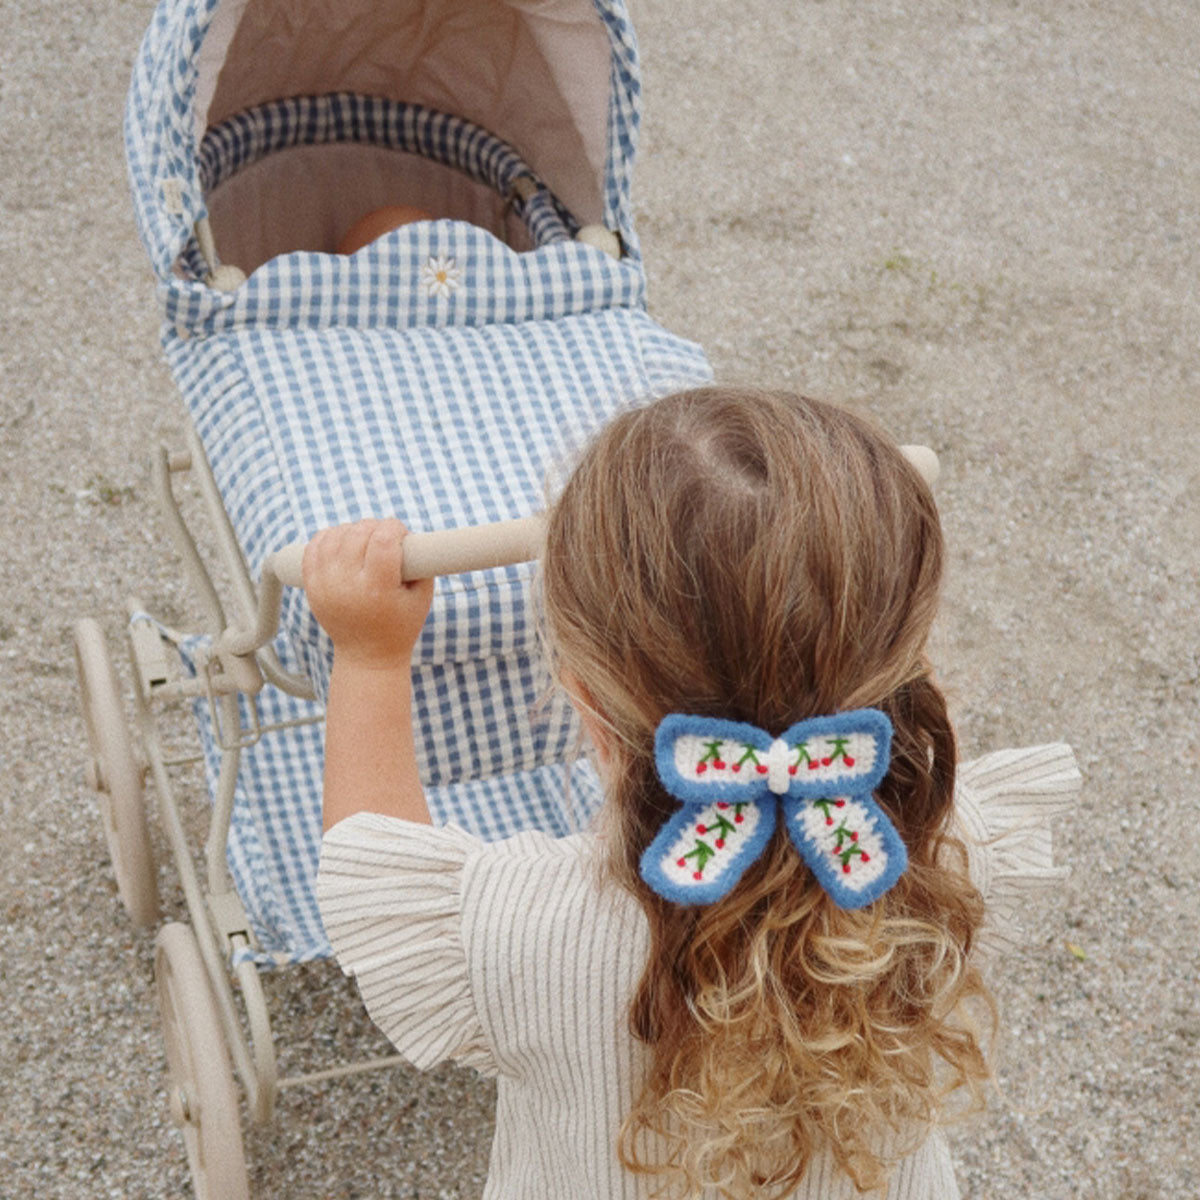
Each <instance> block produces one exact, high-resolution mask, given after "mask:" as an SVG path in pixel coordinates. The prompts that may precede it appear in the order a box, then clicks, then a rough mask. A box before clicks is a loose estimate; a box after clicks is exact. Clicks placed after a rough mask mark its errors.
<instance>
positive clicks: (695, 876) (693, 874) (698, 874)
mask: <svg viewBox="0 0 1200 1200" xmlns="http://www.w3.org/2000/svg"><path fill="white" fill-rule="evenodd" d="M846 869H847V870H849V867H847V868H846ZM692 878H693V879H699V878H700V872H699V871H693V872H692Z"/></svg>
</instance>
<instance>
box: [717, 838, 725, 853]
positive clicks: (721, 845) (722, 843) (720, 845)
mask: <svg viewBox="0 0 1200 1200" xmlns="http://www.w3.org/2000/svg"><path fill="white" fill-rule="evenodd" d="M717 849H718V850H724V849H725V839H724V838H717Z"/></svg>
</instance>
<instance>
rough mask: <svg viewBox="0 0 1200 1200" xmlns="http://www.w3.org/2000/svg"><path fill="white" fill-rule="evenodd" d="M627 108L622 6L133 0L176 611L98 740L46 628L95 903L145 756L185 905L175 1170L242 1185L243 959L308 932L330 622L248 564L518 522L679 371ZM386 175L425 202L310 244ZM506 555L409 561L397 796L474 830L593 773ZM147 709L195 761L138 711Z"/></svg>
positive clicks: (144, 843) (554, 821)
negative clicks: (188, 610) (174, 410)
mask: <svg viewBox="0 0 1200 1200" xmlns="http://www.w3.org/2000/svg"><path fill="white" fill-rule="evenodd" d="M376 10H378V11H376ZM638 102H639V83H638V77H637V61H636V51H635V46H634V41H633V35H632V30H631V28H630V25H629V21H628V18H627V16H626V14H625V12H624V9H623V6H622V4H621V3H620V0H595V2H594V3H593V0H506V2H504V3H501V2H499V0H444V2H441V3H435V2H433V0H429V2H426V3H422V2H419V0H414V2H413V3H409V4H404V3H400V4H389V5H378V4H375V5H371V4H367V3H359V2H354V0H346V2H345V3H340V4H338V5H330V4H324V3H305V2H302V0H202V2H200V3H196V2H195V0H164V2H163V3H161V4H160V5H159V7H158V9H157V10H156V12H155V15H154V18H153V23H152V25H151V27H150V30H149V32H148V33H147V35H146V38H145V41H144V43H143V46H142V48H141V52H140V55H139V57H138V61H137V64H136V68H135V73H134V78H133V85H132V89H131V93H130V99H129V107H128V113H127V123H126V141H127V148H128V154H129V163H130V174H131V180H132V184H133V191H134V197H135V206H136V210H137V217H138V222H139V227H140V231H141V234H142V237H143V240H144V242H145V244H146V247H147V250H148V252H149V254H150V258H151V261H152V264H153V266H154V269H155V272H156V274H157V276H158V279H159V285H158V296H159V300H160V303H161V305H162V311H163V326H162V328H163V343H164V347H165V351H166V355H167V358H168V361H169V363H170V366H171V369H172V372H173V375H174V377H175V379H176V381H177V383H178V385H179V387H180V390H181V392H182V394H183V396H184V399H185V401H186V404H187V408H188V411H189V415H190V424H191V427H190V429H189V431H188V434H187V447H186V449H185V450H184V451H182V452H177V453H170V452H168V451H167V450H165V449H163V450H161V451H159V452H158V453H157V454H156V456H155V458H154V477H155V480H156V486H157V488H158V490H159V492H160V495H161V499H162V504H163V511H164V514H165V517H166V520H167V524H168V526H169V527H170V529H171V531H172V534H173V535H174V540H175V543H176V545H177V547H178V549H179V551H180V553H181V555H182V557H183V559H184V562H185V564H186V566H187V568H188V572H189V577H190V579H191V582H192V585H193V588H194V590H195V591H196V593H197V595H198V596H199V598H200V601H201V604H202V607H203V609H204V611H205V613H206V623H207V627H206V628H205V629H203V630H201V631H200V632H199V633H196V634H179V633H175V632H174V631H171V630H169V629H167V628H165V627H164V626H163V625H161V624H159V623H158V622H156V621H155V620H153V619H152V618H151V617H150V616H149V615H147V614H146V613H145V612H143V611H141V606H140V605H138V604H137V603H136V602H133V603H132V604H131V610H132V617H131V621H130V624H129V640H130V646H131V653H132V660H133V664H134V672H133V673H134V703H135V710H136V722H135V730H134V732H133V733H132V734H131V732H130V730H129V729H128V727H127V726H126V725H125V724H124V722H123V721H122V720H121V719H120V693H119V689H118V686H117V683H116V677H115V674H114V672H113V669H112V665H111V661H110V659H109V657H108V655H107V651H106V649H105V646H104V640H103V637H102V635H101V634H100V631H99V627H98V626H97V625H96V623H95V622H92V621H81V622H80V623H79V625H78V626H77V630H76V652H77V660H78V666H79V673H80V679H81V688H82V693H83V706H84V711H85V716H86V720H87V726H88V734H89V744H90V749H91V755H92V766H93V772H92V782H93V783H94V784H95V785H96V786H97V788H98V790H99V791H100V793H101V796H100V800H101V808H102V813H103V816H104V822H105V828H106V834H107V836H108V842H109V846H110V850H111V853H112V857H113V862H114V869H115V874H116V877H117V882H118V887H119V890H120V892H121V896H122V899H123V901H124V902H125V904H126V907H127V908H128V909H129V911H130V913H131V915H132V916H133V918H134V920H135V921H137V922H138V923H141V924H152V923H156V922H157V920H158V914H159V900H158V893H157V885H156V871H155V867H154V863H153V858H152V854H151V848H150V847H151V843H150V841H149V838H148V836H147V830H146V820H145V816H144V813H143V806H142V800H143V795H142V790H143V782H144V778H145V777H146V776H147V774H148V775H149V777H150V779H151V780H152V782H153V785H154V792H155V794H156V796H157V808H158V812H159V817H160V820H161V822H162V826H163V830H164V833H165V836H166V839H167V841H168V843H169V845H170V847H171V851H172V855H173V858H174V860H175V862H176V865H177V868H178V872H179V877H180V880H181V883H182V888H183V892H184V896H185V900H186V902H187V906H188V911H189V917H190V924H184V923H171V924H168V925H166V926H165V927H164V928H162V929H161V930H160V932H159V935H158V943H157V949H156V974H157V979H158V989H159V1000H160V1008H161V1010H162V1016H163V1023H164V1033H165V1036H166V1041H167V1054H168V1062H169V1066H170V1070H171V1087H170V1089H169V1096H170V1102H171V1109H172V1112H173V1115H174V1117H175V1119H176V1120H177V1122H178V1123H179V1124H180V1125H181V1127H182V1129H183V1132H184V1135H185V1141H186V1143H187V1147H188V1157H189V1162H190V1165H191V1168H192V1174H193V1180H194V1184H195V1188H196V1191H197V1194H198V1195H200V1196H219V1197H221V1198H222V1200H227V1198H230V1197H237V1196H241V1195H247V1194H248V1183H247V1174H246V1168H245V1161H244V1156H243V1152H242V1139H241V1129H240V1121H239V1117H238V1107H239V1106H238V1094H237V1089H236V1087H235V1079H236V1080H240V1082H241V1084H242V1090H243V1092H244V1095H245V1097H246V1101H247V1107H248V1109H249V1112H250V1115H251V1118H252V1119H253V1120H255V1121H265V1120H267V1119H269V1117H270V1115H271V1113H272V1108H273V1104H274V1100H275V1096H276V1094H277V1092H278V1089H279V1088H280V1087H281V1086H284V1085H285V1084H286V1083H295V1082H302V1080H297V1079H295V1078H293V1079H291V1080H282V1079H280V1078H279V1077H278V1074H277V1071H276V1065H275V1054H274V1049H273V1045H272V1037H271V1030H270V1024H269V1019H268V1016H267V1012H266V1006H265V1002H264V999H263V992H262V988H261V984H260V982H259V977H258V972H259V969H260V968H261V967H263V966H270V965H284V964H287V963H293V962H299V961H304V960H306V959H309V958H314V957H319V956H322V955H325V954H327V953H328V949H329V948H328V944H327V942H326V940H325V937H324V932H323V930H322V929H321V926H320V921H319V917H318V916H317V913H316V909H315V905H314V903H313V897H312V879H313V875H314V873H315V866H316V859H317V853H318V848H319V836H320V816H319V808H320V788H321V784H320V771H321V733H320V727H319V722H320V712H321V709H320V699H321V697H322V696H323V695H324V692H325V687H326V683H327V679H328V669H329V661H330V655H329V647H328V645H327V643H326V640H325V639H324V637H323V635H322V634H321V632H320V630H319V629H318V628H317V627H316V625H315V623H314V621H313V620H312V618H311V615H310V614H309V612H308V609H307V606H306V605H305V602H304V597H303V594H302V593H301V592H300V591H299V590H296V589H288V590H285V591H284V592H283V594H282V603H281V604H279V603H277V601H278V599H279V594H278V590H277V589H272V588H270V587H266V586H264V587H262V588H260V587H259V586H257V585H256V584H255V582H254V580H255V579H258V578H259V577H260V575H261V574H262V572H263V568H264V565H265V564H266V563H267V562H268V560H269V559H271V556H272V554H273V552H275V551H277V550H279V549H280V548H281V547H285V546H288V545H289V544H295V543H298V542H303V541H304V540H305V539H307V538H308V537H310V536H311V535H312V534H313V533H314V532H315V531H316V530H318V529H319V528H321V527H323V526H326V525H330V524H335V523H338V522H341V521H345V520H350V519H354V518H356V517H359V516H365V515H381V514H390V513H398V514H400V515H402V516H403V517H404V518H405V520H406V521H407V522H408V523H409V525H410V526H412V527H413V528H414V529H418V530H430V531H438V530H446V529H451V528H457V527H462V526H477V525H480V524H485V523H492V522H504V521H506V520H508V519H511V518H523V517H526V516H527V515H528V514H530V513H533V512H535V511H536V510H537V509H539V508H540V507H541V506H542V504H543V495H544V493H543V489H544V483H545V476H546V473H547V470H548V469H550V468H551V467H553V466H554V465H555V464H558V463H561V462H562V461H563V459H564V458H565V456H566V455H567V454H568V453H569V452H570V450H571V449H572V448H573V447H575V446H577V445H578V444H579V443H580V442H581V441H582V440H583V438H584V437H585V436H586V434H587V433H588V432H589V431H590V430H591V429H592V428H594V427H595V426H596V425H598V424H599V423H600V422H602V421H603V420H604V419H605V418H606V417H607V416H608V415H609V414H610V413H611V412H613V411H614V410H615V409H616V408H617V407H619V406H621V405H624V404H628V403H634V402H637V401H639V400H642V399H645V398H647V397H649V396H652V395H655V394H659V393H662V392H665V391H668V390H672V389H674V388H678V387H683V386H690V385H694V384H697V383H700V382H703V381H705V380H707V379H708V377H709V371H708V367H707V364H706V362H705V360H704V357H703V354H702V353H701V351H700V350H699V349H698V348H697V347H695V346H693V345H691V344H689V343H686V342H683V341H680V340H679V339H676V338H674V337H672V336H671V335H669V334H667V333H665V332H664V331H663V330H661V329H660V328H659V327H658V326H656V325H655V324H654V323H653V322H652V321H651V320H650V319H649V317H648V316H647V315H646V312H645V308H644V279H643V274H642V270H641V263H640V255H639V250H638V244H637V239H636V236H635V234H634V230H633V225H632V217H631V207H630V198H629V180H630V172H631V168H632V161H633V152H634V143H635V137H636V131H637V119H638ZM385 203H406V204H413V205H418V206H421V207H424V208H427V209H430V210H432V211H434V212H436V213H438V214H445V219H438V220H435V221H422V222H419V223H416V224H411V225H407V226H404V227H402V228H400V229H397V230H395V231H393V232H391V233H389V234H387V235H385V236H384V237H383V238H381V239H380V240H378V241H376V242H373V243H371V244H370V245H368V246H366V247H365V248H363V249H362V250H360V251H358V252H357V253H356V254H354V255H352V256H350V257H344V256H339V255H336V254H334V253H332V250H333V248H334V246H335V245H336V243H337V239H338V237H339V236H340V234H341V233H342V232H343V231H344V230H345V228H346V227H347V226H348V225H349V224H350V223H351V222H352V221H353V220H354V219H356V218H357V217H358V216H360V215H361V213H362V212H363V211H365V210H368V209H371V208H373V207H377V206H379V205H381V204H385ZM589 242H597V243H599V244H602V245H605V246H607V248H608V252H606V251H604V250H602V249H598V248H596V246H595V245H592V244H589ZM183 472H187V473H188V474H189V475H190V477H191V478H192V479H194V481H195V484H196V488H195V490H196V491H197V492H198V493H199V499H198V501H196V504H197V506H198V507H199V509H200V510H201V512H202V513H203V514H204V516H205V522H204V523H205V525H206V527H207V532H206V534H205V536H204V538H203V540H202V541H200V540H198V539H197V538H194V537H193V534H192V532H191V528H192V524H193V516H192V514H193V509H192V508H191V507H190V506H189V504H188V503H182V502H181V500H180V499H179V498H178V497H177V495H176V491H175V488H174V486H173V480H174V479H175V478H176V477H178V476H180V475H181V474H182V473H183ZM185 514H186V519H185ZM198 545H203V546H206V547H212V549H210V550H207V551H206V552H205V553H204V554H202V553H201V551H200V549H198ZM500 557H501V558H504V557H505V556H504V555H501V556H500ZM508 557H510V558H511V557H512V555H509V556H508ZM518 557H519V556H518ZM271 561H274V560H273V559H272V560H271ZM531 570H532V568H531V566H530V565H529V564H528V563H524V564H517V565H505V566H500V567H494V568H490V569H487V570H474V571H469V572H467V573H462V574H457V575H455V576H453V577H452V578H443V579H441V580H439V585H438V589H437V594H436V598H435V603H434V610H433V614H432V616H431V619H430V621H429V624H428V626H427V628H426V632H425V634H424V636H423V638H422V641H421V643H420V644H419V646H418V649H417V653H416V656H415V659H414V685H415V693H416V696H415V699H416V707H417V713H418V722H419V726H420V742H421V744H420V747H419V754H420V756H421V759H422V763H421V765H422V770H423V773H424V777H425V779H426V782H427V785H428V788H429V800H430V806H431V809H432V810H433V811H434V814H435V817H436V819H438V820H443V821H444V820H454V821H456V822H458V823H459V824H461V825H463V826H465V827H466V828H468V829H472V830H474V831H476V832H478V833H480V834H481V835H483V836H485V837H499V836H503V835H506V834H509V833H513V832H516V831H517V830H520V829H522V828H529V827H538V828H543V829H548V830H551V831H553V832H555V833H566V832H569V831H570V829H571V828H573V827H575V826H577V825H578V824H580V823H582V822H583V821H584V820H586V817H587V815H588V812H589V811H590V809H591V808H592V807H594V805H595V802H596V799H597V791H596V787H595V781H594V780H593V779H591V777H590V776H589V773H588V771H587V769H586V768H583V767H568V766H567V765H566V764H567V763H568V762H569V761H570V759H571V758H572V757H573V748H574V745H575V742H576V729H575V726H574V724H573V722H572V720H571V718H570V714H569V711H568V710H567V709H566V707H565V706H564V705H562V704H555V703H549V704H546V703H544V702H543V697H544V693H545V690H546V683H547V680H546V678H545V674H544V670H543V669H542V668H541V667H540V666H539V658H538V654H537V647H536V644H535V630H534V628H533V622H532V620H531V618H530V615H529V583H530V575H531ZM267 574H268V578H269V577H270V576H271V574H272V573H271V572H268V573H267ZM267 593H271V594H270V595H267ZM264 623H266V624H267V625H269V629H268V630H267V632H266V635H265V636H263V635H262V632H261V630H262V627H263V625H264ZM260 643H261V644H260ZM180 702H182V703H184V704H189V705H190V706H191V707H192V709H193V712H194V714H195V718H196V726H197V729H198V733H199V741H200V752H199V754H198V755H189V754H181V753H177V752H176V751H175V750H174V749H173V748H171V747H170V746H168V744H167V743H168V740H169V739H167V738H165V737H164V735H163V734H162V733H161V732H160V728H159V726H160V723H161V721H160V718H161V714H162V710H163V709H164V708H165V707H166V706H169V705H170V704H171V703H176V704H178V703H180ZM199 758H202V760H203V763H204V769H205V773H206V776H207V782H208V786H209V790H210V792H211V795H212V800H213V810H212V817H211V825H210V828H209V832H208V835H207V839H206V841H205V845H204V850H203V855H202V861H201V863H200V865H199V866H197V863H196V861H195V859H194V857H193V852H192V850H191V849H190V847H189V843H188V838H187V831H186V829H185V821H184V819H183V817H182V816H181V813H180V807H179V805H178V803H177V801H176V797H175V788H176V784H175V783H174V782H173V781H174V780H175V779H176V778H177V774H176V772H177V768H179V767H180V766H182V765H183V764H185V763H186V762H188V761H195V760H196V759H199ZM568 772H569V773H570V777H571V779H570V782H571V786H570V788H568V787H567V786H566V783H567V775H568ZM567 796H569V797H570V801H569V804H568V802H567V801H566V799H565V797H567ZM233 979H236V981H237V984H238V986H237V988H236V990H235V988H234V986H233V984H232V980H233ZM239 995H240V997H241V999H240V1000H238V999H237V997H238V996H239ZM387 1061H392V1060H387ZM372 1065H378V1064H354V1065H352V1066H349V1067H335V1068H332V1069H331V1070H330V1071H329V1072H322V1073H320V1074H319V1075H318V1076H316V1077H317V1078H322V1077H325V1076H326V1075H329V1074H338V1073H344V1072H348V1071H354V1070H359V1069H365V1068H366V1067H369V1066H372ZM308 1078H313V1077H312V1076H309V1077H308Z"/></svg>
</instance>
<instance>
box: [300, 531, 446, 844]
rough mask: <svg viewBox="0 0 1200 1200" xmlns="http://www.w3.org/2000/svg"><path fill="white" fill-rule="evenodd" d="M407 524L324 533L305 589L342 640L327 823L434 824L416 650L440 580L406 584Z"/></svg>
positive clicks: (329, 714) (315, 545)
mask: <svg viewBox="0 0 1200 1200" xmlns="http://www.w3.org/2000/svg"><path fill="white" fill-rule="evenodd" d="M407 532H408V531H407V530H406V529H405V527H404V526H403V525H402V524H401V523H400V522H399V521H394V520H389V521H359V522H356V523H355V524H353V525H341V526H338V527H337V528H336V529H327V530H324V531H323V532H321V533H319V534H317V536H316V537H315V538H313V539H312V541H311V542H309V544H308V547H307V549H306V550H305V552H304V588H305V591H306V592H307V593H308V602H309V604H310V606H311V607H312V610H313V614H314V615H315V616H316V618H317V620H318V621H320V623H321V625H322V626H323V627H324V628H325V631H326V633H328V634H329V636H330V637H331V638H332V639H333V649H334V653H333V675H332V678H331V679H330V683H329V701H328V704H327V705H326V712H325V799H324V824H325V828H326V829H329V828H330V827H331V826H333V825H336V824H337V822H338V821H340V820H342V818H343V817H348V816H350V815H351V814H352V813H356V812H363V811H366V812H377V813H385V814H387V815H388V816H394V817H403V818H404V819H405V820H408V821H419V822H422V823H424V824H429V809H428V807H427V806H426V804H425V792H424V790H423V789H422V787H421V779H420V776H419V775H418V774H417V763H416V750H415V747H414V744H413V730H412V674H411V672H412V667H411V661H412V651H413V646H414V644H415V643H416V640H417V638H418V636H419V635H420V633H421V627H422V625H424V623H425V617H426V616H427V614H428V612H429V605H430V603H431V601H432V599H433V581H432V580H431V579H425V580H420V581H417V582H413V583H402V582H401V567H402V564H403V561H404V549H403V543H404V537H405V534H406V533H407Z"/></svg>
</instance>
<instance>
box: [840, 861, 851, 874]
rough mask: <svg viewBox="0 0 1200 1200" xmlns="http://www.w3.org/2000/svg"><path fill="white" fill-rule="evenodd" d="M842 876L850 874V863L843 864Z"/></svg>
mask: <svg viewBox="0 0 1200 1200" xmlns="http://www.w3.org/2000/svg"><path fill="white" fill-rule="evenodd" d="M842 874H843V875H849V874H850V864H849V863H842Z"/></svg>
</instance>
